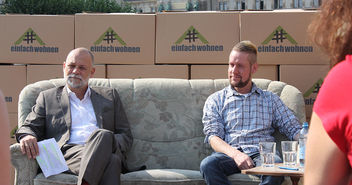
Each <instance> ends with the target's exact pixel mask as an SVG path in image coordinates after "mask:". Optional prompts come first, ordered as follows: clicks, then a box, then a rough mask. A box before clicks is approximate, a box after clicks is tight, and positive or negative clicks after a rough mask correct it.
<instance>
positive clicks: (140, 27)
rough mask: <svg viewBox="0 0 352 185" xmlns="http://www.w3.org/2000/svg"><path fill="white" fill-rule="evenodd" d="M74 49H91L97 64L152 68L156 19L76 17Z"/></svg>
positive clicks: (116, 15)
mask: <svg viewBox="0 0 352 185" xmlns="http://www.w3.org/2000/svg"><path fill="white" fill-rule="evenodd" d="M75 46H76V48H77V47H85V48H88V49H90V51H92V52H93V53H94V56H95V63H96V64H154V53H155V15H152V14H122V13H111V14H76V15H75Z"/></svg>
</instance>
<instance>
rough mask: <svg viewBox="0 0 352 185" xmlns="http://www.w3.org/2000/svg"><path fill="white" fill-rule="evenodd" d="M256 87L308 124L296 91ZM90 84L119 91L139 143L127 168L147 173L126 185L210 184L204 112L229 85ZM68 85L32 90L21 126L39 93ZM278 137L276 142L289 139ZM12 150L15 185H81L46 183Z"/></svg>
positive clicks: (235, 178) (126, 178)
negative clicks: (203, 170) (204, 173)
mask: <svg viewBox="0 0 352 185" xmlns="http://www.w3.org/2000/svg"><path fill="white" fill-rule="evenodd" d="M254 82H255V83H256V84H257V86H258V87H260V88H262V89H267V90H269V91H272V92H274V93H276V94H277V95H279V96H280V97H281V99H282V100H283V101H284V103H285V104H286V105H287V106H288V107H289V108H290V109H291V110H292V111H293V112H294V113H295V115H296V116H297V117H298V119H299V120H300V121H301V122H303V121H305V112H304V101H303V97H302V94H301V93H300V92H299V91H298V90H297V89H296V88H295V87H293V86H290V85H287V84H285V83H283V82H278V81H270V80H266V79H254ZM89 83H90V85H91V86H108V87H114V88H116V89H117V91H118V92H119V94H120V97H121V100H122V102H123V105H124V108H125V111H126V114H127V117H128V119H129V121H130V124H131V129H132V134H133V137H134V143H133V146H132V148H131V150H130V151H129V153H128V160H127V163H128V165H129V167H130V168H134V167H138V166H141V165H146V166H147V170H143V171H136V172H131V173H127V174H123V175H122V176H121V179H122V184H123V185H165V184H182V185H186V184H187V185H188V184H190V185H191V184H192V185H204V184H205V183H204V181H203V180H202V177H201V175H200V173H199V164H200V162H201V160H202V159H203V158H204V157H206V156H207V155H209V154H210V153H211V152H212V150H211V148H210V147H209V146H208V145H206V144H204V142H203V140H204V135H203V133H202V129H203V125H202V122H201V118H202V109H203V105H204V102H205V100H206V98H207V97H208V96H209V95H210V94H212V93H213V92H215V91H217V90H220V89H222V88H224V87H225V86H227V85H228V80H227V79H219V80H183V79H136V80H132V79H91V80H90V82H89ZM63 84H64V80H63V79H54V80H46V81H40V82H36V83H34V84H30V85H27V86H26V87H25V88H24V89H23V90H22V92H21V94H20V97H19V108H18V117H19V123H18V124H19V125H21V124H22V123H23V121H24V120H25V118H26V116H27V114H28V113H29V112H30V111H31V107H32V106H33V105H34V104H35V100H36V97H37V96H38V94H39V92H40V91H42V90H45V89H48V88H52V87H55V86H60V85H63ZM275 134H276V136H275V137H276V138H277V141H280V140H282V139H284V137H283V136H281V135H280V134H279V133H275ZM10 148H11V155H12V163H13V165H14V166H15V168H16V177H15V181H16V183H15V184H16V185H22V184H23V185H25V184H26V185H28V184H30V185H32V184H35V185H48V184H55V185H56V184H57V185H59V184H60V185H61V184H76V181H77V177H76V176H74V175H68V174H59V175H55V176H51V177H49V178H44V176H43V175H42V174H41V173H39V174H37V169H38V166H37V163H36V162H35V161H34V160H28V159H27V158H26V156H23V155H22V154H21V152H20V148H19V145H18V144H14V145H12V146H11V147H10ZM278 148H280V142H278ZM229 179H230V180H231V182H232V184H233V185H235V184H241V185H243V184H258V182H259V178H257V177H255V176H248V175H243V174H235V175H232V176H230V177H229Z"/></svg>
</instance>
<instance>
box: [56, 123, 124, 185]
mask: <svg viewBox="0 0 352 185" xmlns="http://www.w3.org/2000/svg"><path fill="white" fill-rule="evenodd" d="M61 150H62V152H63V154H64V158H65V160H66V162H67V165H68V168H69V169H70V172H71V173H73V174H76V175H78V182H77V184H78V185H81V184H82V181H83V179H84V180H85V181H87V182H88V183H89V184H90V185H119V184H120V173H121V157H120V156H119V155H118V154H120V153H121V152H120V149H119V148H117V147H116V143H115V138H114V133H113V132H111V131H109V130H105V129H98V130H96V131H94V132H93V133H92V134H91V136H90V137H89V138H88V141H87V142H86V144H85V145H74V144H65V145H64V146H63V147H62V148H61Z"/></svg>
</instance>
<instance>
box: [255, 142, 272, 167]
mask: <svg viewBox="0 0 352 185" xmlns="http://www.w3.org/2000/svg"><path fill="white" fill-rule="evenodd" d="M275 152H276V143H275V142H260V143H259V153H260V159H261V162H262V166H263V167H274V166H275Z"/></svg>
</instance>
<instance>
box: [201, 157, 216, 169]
mask: <svg viewBox="0 0 352 185" xmlns="http://www.w3.org/2000/svg"><path fill="white" fill-rule="evenodd" d="M217 163H218V159H217V158H216V157H214V156H212V155H210V156H208V157H206V158H204V159H203V160H202V162H201V163H200V172H201V173H202V174H204V173H208V171H209V170H210V171H211V168H212V167H213V166H214V165H217Z"/></svg>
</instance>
